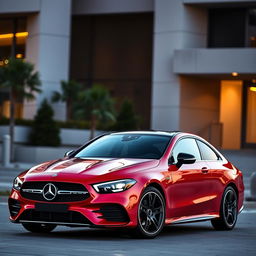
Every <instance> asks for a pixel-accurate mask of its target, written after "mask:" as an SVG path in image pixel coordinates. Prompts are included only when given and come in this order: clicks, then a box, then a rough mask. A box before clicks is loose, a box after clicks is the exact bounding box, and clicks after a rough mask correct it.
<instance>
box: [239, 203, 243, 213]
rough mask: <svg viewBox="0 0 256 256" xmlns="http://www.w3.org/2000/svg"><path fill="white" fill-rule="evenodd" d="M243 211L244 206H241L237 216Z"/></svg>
mask: <svg viewBox="0 0 256 256" xmlns="http://www.w3.org/2000/svg"><path fill="white" fill-rule="evenodd" d="M243 209H244V205H242V207H241V208H240V210H239V212H238V214H239V213H241V212H242V211H243Z"/></svg>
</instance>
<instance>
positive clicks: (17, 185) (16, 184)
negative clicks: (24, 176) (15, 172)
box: [13, 177, 23, 190]
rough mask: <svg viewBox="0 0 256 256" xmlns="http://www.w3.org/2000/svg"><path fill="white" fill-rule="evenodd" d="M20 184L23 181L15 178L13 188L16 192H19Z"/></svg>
mask: <svg viewBox="0 0 256 256" xmlns="http://www.w3.org/2000/svg"><path fill="white" fill-rule="evenodd" d="M22 184H23V181H22V180H21V179H20V178H19V177H16V178H15V179H14V181H13V188H14V189H16V190H20V188H21V185H22Z"/></svg>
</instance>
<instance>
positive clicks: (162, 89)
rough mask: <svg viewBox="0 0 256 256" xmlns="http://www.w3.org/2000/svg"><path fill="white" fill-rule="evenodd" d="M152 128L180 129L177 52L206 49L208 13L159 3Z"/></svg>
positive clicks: (179, 4) (178, 0)
mask: <svg viewBox="0 0 256 256" xmlns="http://www.w3.org/2000/svg"><path fill="white" fill-rule="evenodd" d="M154 10H155V23H154V51H153V54H154V55H153V79H152V80H153V84H152V102H151V127H152V128H153V129H163V130H177V129H180V85H179V79H178V77H177V76H176V75H175V74H174V72H173V56H174V51H175V50H176V49H182V48H187V47H205V46H206V29H207V25H206V24H207V22H206V21H207V12H206V10H205V9H202V8H195V7H191V6H184V5H183V1H181V0H174V1H168V0H156V1H155V7H154Z"/></svg>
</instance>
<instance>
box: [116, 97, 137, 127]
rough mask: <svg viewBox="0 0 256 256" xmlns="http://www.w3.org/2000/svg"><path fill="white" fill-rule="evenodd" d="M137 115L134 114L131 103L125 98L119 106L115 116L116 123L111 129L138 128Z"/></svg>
mask: <svg viewBox="0 0 256 256" xmlns="http://www.w3.org/2000/svg"><path fill="white" fill-rule="evenodd" d="M138 120H139V119H138V117H137V116H136V114H135V111H134V108H133V104H132V102H131V101H129V100H125V101H124V102H123V104H122V106H121V109H120V112H119V113H118V116H117V118H116V123H115V124H114V125H113V127H112V129H113V130H115V131H128V130H137V129H138Z"/></svg>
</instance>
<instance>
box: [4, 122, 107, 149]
mask: <svg viewBox="0 0 256 256" xmlns="http://www.w3.org/2000/svg"><path fill="white" fill-rule="evenodd" d="M30 132H31V128H30V127H27V126H19V125H17V126H16V127H15V138H14V142H15V143H23V144H26V143H28V142H29V134H30ZM103 133H106V132H105V131H96V136H98V135H101V134H103ZM5 134H9V126H7V125H1V126H0V141H2V138H3V136H4V135H5ZM60 138H61V144H62V145H69V146H81V145H82V144H84V143H86V142H87V141H88V140H89V139H90V131H89V130H80V129H68V128H61V129H60Z"/></svg>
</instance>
